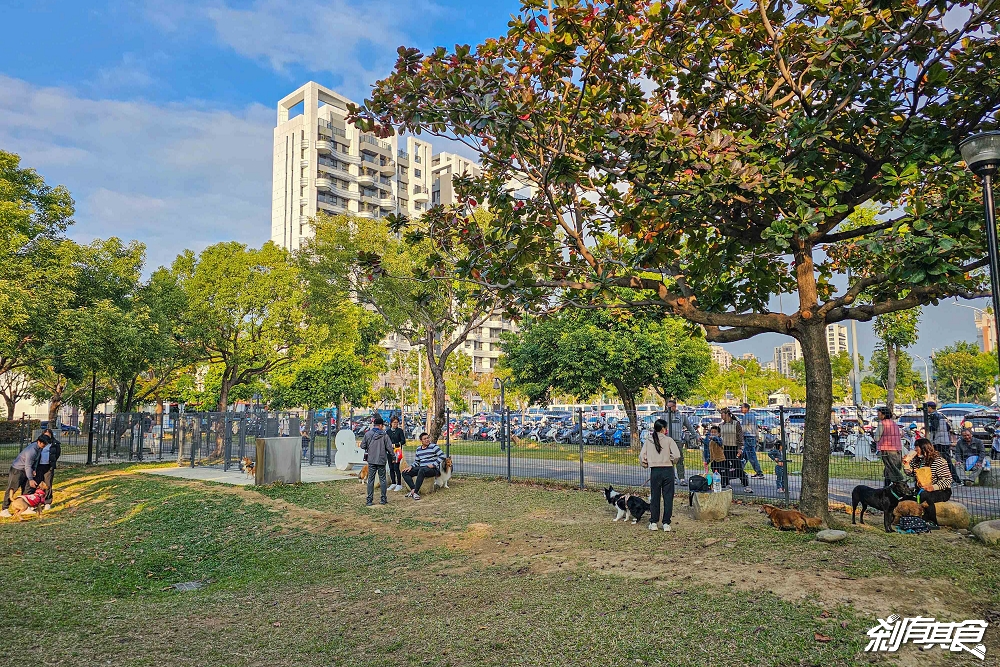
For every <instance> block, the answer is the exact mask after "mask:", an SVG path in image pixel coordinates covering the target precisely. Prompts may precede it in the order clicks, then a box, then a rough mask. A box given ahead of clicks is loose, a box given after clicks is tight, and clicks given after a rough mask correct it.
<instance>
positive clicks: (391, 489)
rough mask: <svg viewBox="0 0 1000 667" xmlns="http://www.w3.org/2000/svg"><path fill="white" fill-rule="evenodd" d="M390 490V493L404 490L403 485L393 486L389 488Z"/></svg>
mask: <svg viewBox="0 0 1000 667" xmlns="http://www.w3.org/2000/svg"><path fill="white" fill-rule="evenodd" d="M389 490H390V491H402V490H403V485H402V484H393V485H392V486H390V487H389Z"/></svg>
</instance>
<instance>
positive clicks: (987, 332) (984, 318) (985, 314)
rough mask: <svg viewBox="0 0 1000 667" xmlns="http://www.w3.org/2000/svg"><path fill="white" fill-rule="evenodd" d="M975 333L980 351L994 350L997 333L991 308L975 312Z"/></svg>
mask: <svg viewBox="0 0 1000 667" xmlns="http://www.w3.org/2000/svg"><path fill="white" fill-rule="evenodd" d="M976 332H977V333H976V338H977V339H978V340H979V349H980V351H982V352H992V351H993V350H995V349H996V346H997V345H996V343H997V332H996V323H995V322H994V321H993V309H992V308H987V309H986V310H977V311H976Z"/></svg>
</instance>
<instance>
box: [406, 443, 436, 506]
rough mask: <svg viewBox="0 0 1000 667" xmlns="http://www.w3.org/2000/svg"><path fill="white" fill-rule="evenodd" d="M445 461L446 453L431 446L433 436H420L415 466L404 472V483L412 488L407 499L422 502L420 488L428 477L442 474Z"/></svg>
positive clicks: (434, 445) (433, 445)
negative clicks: (442, 464)
mask: <svg viewBox="0 0 1000 667" xmlns="http://www.w3.org/2000/svg"><path fill="white" fill-rule="evenodd" d="M443 461H444V452H442V451H441V448H440V447H438V446H437V445H436V444H431V436H430V435H429V434H427V433H421V434H420V446H419V447H417V453H416V455H415V456H414V461H413V465H412V466H410V467H409V468H407V469H406V470H404V471H403V481H404V482H406V485H407V486H408V487H410V492H409V493H407V494H406V497H407V498H413V499H414V500H420V487H421V486H422V485H423V483H424V480H425V479H427V478H428V477H437V476H438V475H440V474H441V463H442V462H443Z"/></svg>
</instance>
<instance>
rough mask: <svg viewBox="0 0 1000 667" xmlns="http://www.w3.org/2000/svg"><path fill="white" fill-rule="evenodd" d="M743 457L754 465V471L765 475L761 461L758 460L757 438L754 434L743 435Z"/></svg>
mask: <svg viewBox="0 0 1000 667" xmlns="http://www.w3.org/2000/svg"><path fill="white" fill-rule="evenodd" d="M743 458H744V460H746V462H747V463H749V464H750V465H751V466H752V467H753V471H754V473H756V474H758V475H763V474H764V473H763V471H762V470H761V469H760V462H759V461H758V460H757V438H755V437H753V436H752V435H745V436H743Z"/></svg>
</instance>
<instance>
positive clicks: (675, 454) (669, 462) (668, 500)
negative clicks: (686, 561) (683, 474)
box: [639, 419, 681, 531]
mask: <svg viewBox="0 0 1000 667" xmlns="http://www.w3.org/2000/svg"><path fill="white" fill-rule="evenodd" d="M666 430H667V422H665V421H664V420H662V419H657V420H656V422H654V423H653V430H652V432H651V433H649V432H647V434H646V437H645V438H644V439H643V442H642V451H641V452H639V462H640V463H641V464H642V467H644V468H649V491H650V493H649V495H650V498H649V500H650V502H649V505H650V507H649V529H650V530H657V529H658V526H657V525H656V524H657V523H659V522H660V499H661V498H662V499H663V530H666V531H669V530H670V519H671V517H672V516H673V513H674V463H676V462H677V461H679V460H680V458H681V454H680V448H679V447H678V446H677V443H676V442H674V439H673V438H671V437H670V436H668V435H667V434H666Z"/></svg>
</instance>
